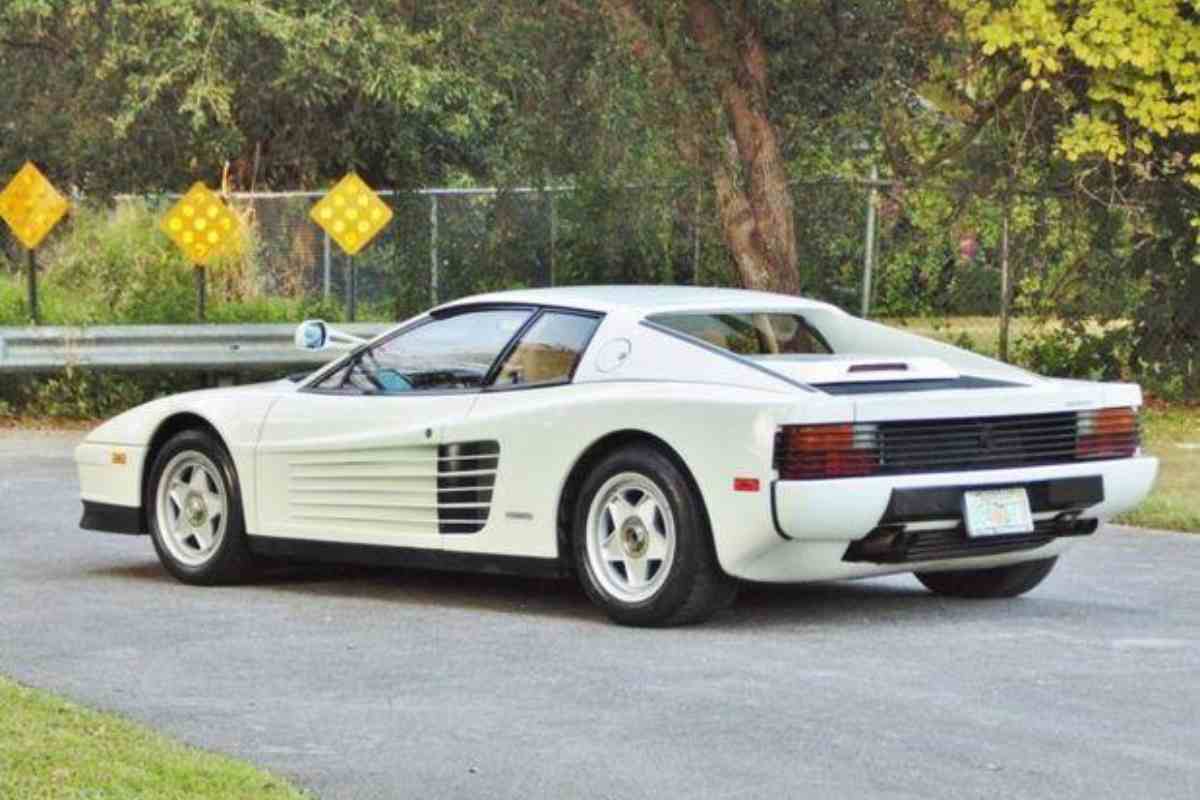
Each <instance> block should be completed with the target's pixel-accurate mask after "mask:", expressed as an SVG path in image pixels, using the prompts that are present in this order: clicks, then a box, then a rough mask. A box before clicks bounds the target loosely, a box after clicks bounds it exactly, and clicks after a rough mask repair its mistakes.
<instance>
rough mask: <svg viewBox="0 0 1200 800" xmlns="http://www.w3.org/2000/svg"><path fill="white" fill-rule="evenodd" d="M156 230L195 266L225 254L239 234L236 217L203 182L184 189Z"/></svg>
mask: <svg viewBox="0 0 1200 800" xmlns="http://www.w3.org/2000/svg"><path fill="white" fill-rule="evenodd" d="M160 227H161V228H162V230H163V232H164V233H166V234H167V236H169V237H171V241H173V242H175V244H177V245H178V246H179V249H180V250H182V251H183V252H184V254H185V255H186V256H187V257H188V258H189V259H191V260H192V262H193V263H195V264H205V263H207V262H208V261H209V260H210V259H212V258H213V256H216V255H218V254H220V253H222V252H228V250H227V248H229V247H230V246H231V245H232V244H234V242H235V241H236V240H237V237H238V236H239V235H240V230H239V228H240V226H239V225H238V219H237V217H235V216H234V214H233V212H232V211H230V210H229V208H228V207H227V206H226V205H225V204H224V203H222V202H221V198H220V197H218V196H217V195H216V193H214V192H213V191H212V190H211V189H209V188H208V187H207V186H205V185H204V184H203V183H197V184H195V185H194V186H192V188H191V189H189V190H188V193H187V194H185V195H184V196H183V199H181V200H180V201H179V202H178V203H176V204H175V205H174V206H173V207H172V208H171V210H170V211H168V212H167V215H166V216H165V217H163V220H162V223H161V225H160Z"/></svg>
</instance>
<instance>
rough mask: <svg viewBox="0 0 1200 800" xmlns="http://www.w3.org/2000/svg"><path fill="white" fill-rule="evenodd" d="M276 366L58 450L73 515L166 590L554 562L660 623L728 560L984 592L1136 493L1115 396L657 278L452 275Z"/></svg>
mask: <svg viewBox="0 0 1200 800" xmlns="http://www.w3.org/2000/svg"><path fill="white" fill-rule="evenodd" d="M296 338H297V344H298V345H299V346H301V347H304V348H307V349H312V350H319V349H324V348H326V347H331V346H333V343H335V342H341V343H343V344H348V345H349V347H348V349H347V350H346V352H343V353H342V354H340V355H339V356H338V357H337V358H336V359H334V360H333V361H331V362H329V364H327V365H326V366H324V367H322V368H321V369H318V370H316V371H315V372H313V373H312V374H310V375H307V376H305V377H303V378H302V379H299V380H298V381H294V380H280V381H277V382H274V383H267V384H260V385H254V386H243V387H236V388H224V389H214V390H207V391H197V392H188V393H185V394H179V395H174V396H170V397H164V398H162V399H159V400H155V401H154V402H151V403H147V404H146V405H143V406H141V407H139V408H135V409H133V410H132V411H129V412H127V413H125V414H122V415H120V416H118V417H116V418H115V419H113V420H111V421H109V422H107V423H105V424H104V425H101V426H100V427H99V428H97V429H96V430H95V431H93V432H92V433H91V434H90V435H89V436H88V437H87V439H86V440H85V441H84V442H83V443H82V444H81V445H80V446H79V448H78V450H77V451H76V461H77V462H78V466H79V477H80V483H81V486H82V496H83V506H84V514H83V520H82V522H81V525H82V527H84V528H89V529H92V530H103V531H114V532H122V533H149V534H150V536H151V537H152V539H153V541H154V546H155V549H156V550H157V552H158V555H159V557H160V558H161V560H162V562H163V564H164V565H165V566H166V568H167V569H168V570H169V571H170V572H171V573H172V574H174V575H175V576H176V577H177V578H179V579H180V580H183V581H186V582H188V583H199V584H212V583H226V582H232V581H236V580H239V579H243V578H245V577H247V576H248V575H250V574H251V573H252V571H253V567H254V566H255V564H256V562H257V561H259V560H261V559H264V558H266V559H281V558H282V559H298V560H336V561H357V562H366V563H371V564H405V565H417V566H422V567H440V568H446V569H469V570H484V571H497V572H515V573H522V574H536V575H560V576H566V575H570V574H574V575H576V576H577V577H578V579H579V580H580V582H581V583H582V585H583V587H584V589H585V590H586V592H587V593H588V595H589V596H590V597H591V598H592V599H593V600H594V601H595V602H596V603H597V604H599V605H600V606H601V607H603V608H604V610H605V611H607V612H608V614H609V615H610V616H611V617H612V618H613V619H615V620H617V621H619V622H623V623H628V624H637V625H652V624H676V623H685V622H692V621H697V620H701V619H704V618H705V617H707V616H708V615H710V614H711V613H712V612H713V611H714V610H716V609H718V608H720V607H722V606H723V605H727V604H728V603H730V602H732V600H733V595H734V592H735V589H736V579H741V580H748V581H767V582H799V581H816V580H829V579H839V578H862V577H868V576H872V575H883V574H886V573H894V572H914V573H916V576H917V578H918V579H920V581H921V582H922V583H923V584H925V586H927V587H928V588H929V589H931V590H933V591H934V592H938V593H941V594H946V595H953V596H958V597H1012V596H1015V595H1019V594H1021V593H1023V592H1026V591H1029V590H1030V589H1032V588H1033V587H1034V586H1036V585H1037V584H1038V583H1039V582H1040V581H1041V580H1042V579H1043V578H1045V577H1046V575H1047V574H1048V573H1049V572H1050V569H1051V568H1052V567H1053V565H1054V563H1055V560H1056V559H1057V557H1058V555H1059V554H1060V553H1062V552H1063V551H1064V550H1065V549H1066V548H1067V547H1068V546H1069V545H1070V544H1071V543H1072V542H1074V541H1075V540H1077V539H1079V538H1081V537H1086V536H1088V535H1089V534H1091V533H1092V532H1093V531H1095V530H1096V527H1097V525H1098V524H1099V522H1100V521H1102V520H1104V519H1105V518H1107V517H1109V516H1111V515H1113V514H1116V513H1119V512H1121V511H1124V510H1126V509H1129V508H1131V507H1133V506H1134V505H1136V504H1137V503H1138V502H1140V501H1141V500H1142V499H1143V498H1144V497H1145V496H1146V494H1147V493H1148V492H1149V491H1150V488H1151V485H1152V483H1153V481H1154V477H1155V473H1156V471H1157V466H1158V465H1157V461H1156V460H1155V459H1153V458H1148V457H1146V456H1144V455H1142V453H1141V450H1140V445H1139V429H1138V409H1139V406H1140V405H1141V402H1142V397H1141V391H1140V390H1139V388H1138V387H1137V386H1135V385H1129V384H1099V383H1086V382H1080V381H1069V380H1052V379H1048V378H1043V377H1039V376H1037V375H1033V374H1031V373H1029V372H1025V371H1023V370H1020V369H1017V368H1014V367H1011V366H1008V365H1006V364H1002V363H1000V362H997V361H993V360H992V359H989V358H985V357H983V356H979V355H976V354H973V353H970V352H967V351H964V350H960V349H957V348H954V347H951V346H948V345H945V344H941V343H938V342H935V341H932V340H929V339H925V338H922V337H919V336H914V335H912V334H909V333H904V332H902V331H897V330H893V329H891V328H888V327H884V326H882V325H878V324H875V323H872V322H867V321H864V320H861V319H857V318H855V317H852V316H850V315H848V314H846V313H844V312H842V311H841V310H839V309H837V308H835V307H833V306H830V305H827V304H824V303H820V302H815V301H811V300H804V299H800V298H796V297H786V296H780V295H773V294H764V293H756V292H746V291H737V290H726V289H703V288H695V289H693V288H683V287H632V286H617V287H589V288H563V289H544V290H532V291H517V292H503V293H497V294H488V295H482V296H477V297H469V298H466V299H463V300H459V301H457V302H453V303H449V304H447V305H443V306H441V307H439V308H436V309H434V310H433V311H430V312H428V313H426V314H423V315H421V316H419V317H417V318H415V319H411V320H409V321H407V322H405V323H403V324H401V325H399V326H397V327H394V328H392V329H391V330H389V331H388V332H387V333H385V334H383V335H381V336H379V337H377V338H375V339H373V340H371V341H370V342H361V341H357V340H353V341H347V340H352V339H353V337H347V336H345V335H344V334H339V333H338V332H337V331H333V330H331V329H329V328H328V327H326V326H325V324H324V323H321V322H306V323H304V324H303V325H301V326H300V328H299V329H298V330H297V334H296Z"/></svg>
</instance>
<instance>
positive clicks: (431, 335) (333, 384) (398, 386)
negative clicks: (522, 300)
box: [316, 309, 533, 394]
mask: <svg viewBox="0 0 1200 800" xmlns="http://www.w3.org/2000/svg"><path fill="white" fill-rule="evenodd" d="M532 313H533V312H532V311H530V310H528V309H492V310H488V311H468V312H466V313H463V314H456V315H454V316H452V317H445V318H443V319H435V320H431V321H429V322H426V323H424V324H422V325H420V326H418V327H416V328H413V329H412V330H410V331H408V332H406V333H402V334H400V335H399V336H396V337H394V338H392V339H389V340H387V341H385V342H383V343H381V344H379V345H377V346H375V347H372V348H370V349H368V350H364V351H363V352H362V353H360V354H359V355H358V357H357V358H355V359H354V360H353V361H351V363H350V364H348V365H347V366H346V367H343V368H342V369H339V370H337V371H336V372H334V373H332V374H331V375H329V376H328V377H327V378H326V379H325V380H324V381H322V382H321V383H320V384H318V385H317V386H316V388H317V389H323V390H326V391H346V392H356V393H357V392H366V393H369V394H403V393H406V392H421V391H447V390H454V389H474V388H478V387H480V386H482V385H483V381H484V378H485V377H486V376H487V373H488V370H489V369H490V368H491V366H492V364H493V363H494V362H495V361H496V358H497V357H498V356H499V355H500V352H501V351H502V350H504V348H505V346H506V345H507V344H508V343H509V341H510V340H511V339H512V337H513V335H514V334H516V332H517V331H518V330H520V328H521V326H522V325H524V324H525V322H526V320H528V319H529V316H530V314H532Z"/></svg>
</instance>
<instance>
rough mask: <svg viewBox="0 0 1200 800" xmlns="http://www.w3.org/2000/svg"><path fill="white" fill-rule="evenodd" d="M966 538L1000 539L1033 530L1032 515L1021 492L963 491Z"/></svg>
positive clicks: (1027, 497)
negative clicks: (997, 537)
mask: <svg viewBox="0 0 1200 800" xmlns="http://www.w3.org/2000/svg"><path fill="white" fill-rule="evenodd" d="M963 517H964V519H966V522H967V536H971V537H978V536H1004V535H1006V534H1013V533H1030V532H1032V531H1033V512H1031V511H1030V510H1029V494H1028V493H1026V491H1025V490H1024V489H981V490H979V491H974V492H963Z"/></svg>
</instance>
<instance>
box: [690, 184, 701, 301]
mask: <svg viewBox="0 0 1200 800" xmlns="http://www.w3.org/2000/svg"><path fill="white" fill-rule="evenodd" d="M702 213H704V190H703V189H702V188H700V187H698V186H697V187H696V212H695V214H694V215H693V216H692V286H699V285H700V215H701V214H702Z"/></svg>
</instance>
